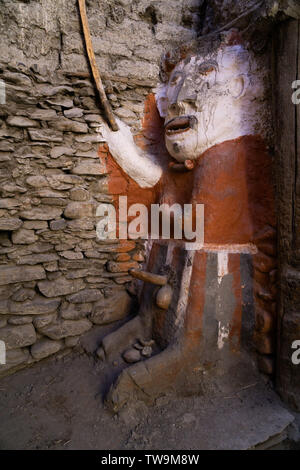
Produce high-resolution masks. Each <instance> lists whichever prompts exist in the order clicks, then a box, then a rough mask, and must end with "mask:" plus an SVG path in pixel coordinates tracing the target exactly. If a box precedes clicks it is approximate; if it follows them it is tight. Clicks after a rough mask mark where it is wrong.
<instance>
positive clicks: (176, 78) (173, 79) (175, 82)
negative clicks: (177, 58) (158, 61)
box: [170, 75, 181, 85]
mask: <svg viewBox="0 0 300 470" xmlns="http://www.w3.org/2000/svg"><path fill="white" fill-rule="evenodd" d="M180 80H181V75H174V76H173V77H171V80H170V85H178V83H179V82H180Z"/></svg>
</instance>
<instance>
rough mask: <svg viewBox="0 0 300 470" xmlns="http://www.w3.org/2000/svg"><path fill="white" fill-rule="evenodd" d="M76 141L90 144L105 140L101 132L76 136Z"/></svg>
mask: <svg viewBox="0 0 300 470" xmlns="http://www.w3.org/2000/svg"><path fill="white" fill-rule="evenodd" d="M75 141H76V142H78V143H83V144H85V143H89V144H97V143H99V142H103V137H101V135H100V134H88V135H80V136H77V137H75Z"/></svg>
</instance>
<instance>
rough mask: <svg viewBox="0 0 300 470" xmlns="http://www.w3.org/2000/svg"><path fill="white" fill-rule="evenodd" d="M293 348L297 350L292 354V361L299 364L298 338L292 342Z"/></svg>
mask: <svg viewBox="0 0 300 470" xmlns="http://www.w3.org/2000/svg"><path fill="white" fill-rule="evenodd" d="M292 349H296V351H295V352H294V353H293V354H292V363H293V364H294V366H299V364H300V340H296V341H294V342H293V344H292Z"/></svg>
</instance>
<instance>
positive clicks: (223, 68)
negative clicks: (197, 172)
mask: <svg viewBox="0 0 300 470" xmlns="http://www.w3.org/2000/svg"><path fill="white" fill-rule="evenodd" d="M249 69H250V63H249V55H248V52H247V51H246V50H245V49H244V48H243V47H242V46H225V47H223V48H220V49H219V50H218V51H216V52H215V53H213V54H211V55H208V56H206V57H203V56H200V55H194V56H191V57H189V58H188V59H185V60H182V61H181V62H180V63H179V64H177V66H176V67H175V69H174V70H173V72H172V74H171V76H170V79H169V82H168V83H167V85H164V86H161V87H160V88H159V90H158V93H157V105H158V109H159V112H160V114H161V116H162V117H164V118H165V142H166V146H167V149H168V151H169V153H170V155H171V156H172V157H173V158H175V159H176V160H177V161H179V162H184V161H185V160H187V159H190V160H195V159H197V158H198V157H199V156H200V155H201V154H202V153H203V152H204V151H205V150H207V149H208V148H210V147H212V146H213V145H216V144H218V143H221V142H224V141H226V140H230V139H234V138H237V137H239V136H241V135H247V134H251V133H252V131H253V119H252V113H251V112H249V120H248V121H249V122H248V121H247V118H245V111H246V109H243V108H245V107H246V108H247V107H248V106H249V105H250V103H251V100H253V98H254V99H255V93H256V91H257V90H256V91H255V90H254V89H252V90H251V88H252V87H251V86H250V83H251V80H250V74H249ZM259 94H260V93H259ZM246 95H248V96H246ZM246 114H247V112H246Z"/></svg>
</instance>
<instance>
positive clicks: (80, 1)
mask: <svg viewBox="0 0 300 470" xmlns="http://www.w3.org/2000/svg"><path fill="white" fill-rule="evenodd" d="M78 4H79V11H80V18H81V23H82V29H83V35H84V40H85V46H86V51H87V54H88V58H89V61H90V65H91V69H92V74H93V77H94V80H95V85H96V88H97V91H98V93H99V98H100V101H101V103H102V106H103V108H104V111H105V114H106V117H107V120H108V122H109V124H110V126H111V128H112V130H113V131H118V130H119V127H118V124H117V123H116V120H115V117H114V115H113V112H112V109H111V106H110V103H109V101H108V99H107V96H106V93H105V90H104V87H103V83H102V80H101V77H100V73H99V69H98V66H97V62H96V58H95V54H94V49H93V44H92V39H91V33H90V28H89V23H88V19H87V14H86V6H85V0H78Z"/></svg>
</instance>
